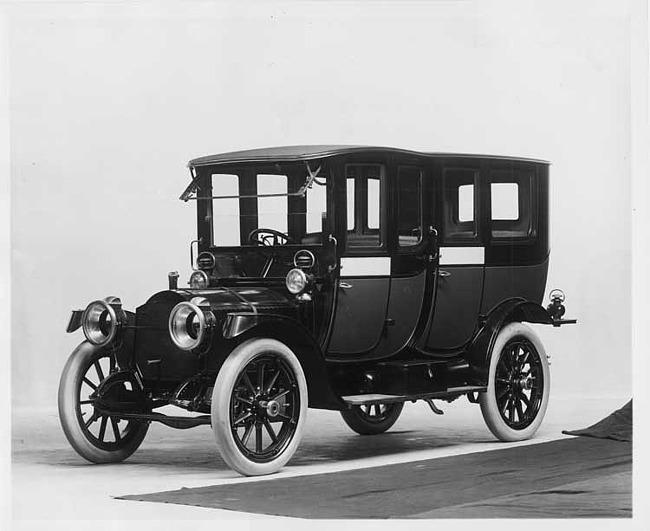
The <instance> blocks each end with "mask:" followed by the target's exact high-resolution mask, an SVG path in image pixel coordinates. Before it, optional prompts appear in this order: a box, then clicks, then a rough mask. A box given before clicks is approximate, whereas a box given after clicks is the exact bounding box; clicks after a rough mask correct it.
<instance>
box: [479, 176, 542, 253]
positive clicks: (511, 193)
mask: <svg viewBox="0 0 650 531" xmlns="http://www.w3.org/2000/svg"><path fill="white" fill-rule="evenodd" d="M532 187H533V176H532V173H530V172H526V171H508V170H502V171H493V172H490V212H491V214H490V218H491V221H490V227H491V228H490V231H491V234H492V239H494V240H499V239H505V240H510V239H513V238H514V239H526V238H532V237H534V236H535V231H536V224H537V210H536V209H537V206H536V203H535V201H534V199H533V197H534V196H533V188H532Z"/></svg>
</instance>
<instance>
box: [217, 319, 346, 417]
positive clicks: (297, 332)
mask: <svg viewBox="0 0 650 531" xmlns="http://www.w3.org/2000/svg"><path fill="white" fill-rule="evenodd" d="M223 336H224V338H225V339H235V338H237V341H238V343H239V342H243V341H246V340H248V339H251V338H254V337H272V338H274V339H277V340H278V341H281V342H282V343H284V344H285V345H287V346H288V347H289V348H290V349H291V350H292V351H293V353H294V354H295V355H296V357H297V358H298V361H300V365H301V366H302V369H303V371H304V372H305V379H306V380H307V388H308V391H309V407H313V408H318V409H335V410H340V409H343V408H344V407H345V404H344V403H343V401H342V400H341V399H340V397H339V396H338V395H337V394H336V393H334V391H333V390H332V387H331V385H330V382H329V380H328V377H327V367H326V363H325V356H324V355H323V352H322V350H321V349H320V347H319V346H318V344H317V343H316V342H315V341H314V338H313V336H312V334H311V333H310V332H309V330H307V329H306V328H305V327H304V326H303V325H302V324H301V323H300V322H298V321H297V320H295V319H292V318H291V317H287V316H285V315H277V314H257V313H233V314H229V315H228V316H227V318H226V321H225V322H224V326H223Z"/></svg>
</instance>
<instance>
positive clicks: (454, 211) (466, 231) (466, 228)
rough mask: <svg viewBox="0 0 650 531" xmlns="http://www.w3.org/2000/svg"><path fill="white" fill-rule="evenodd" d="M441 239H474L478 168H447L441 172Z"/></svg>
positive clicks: (476, 233)
mask: <svg viewBox="0 0 650 531" xmlns="http://www.w3.org/2000/svg"><path fill="white" fill-rule="evenodd" d="M443 187H444V197H445V204H444V210H443V212H444V223H443V240H444V241H446V242H454V241H460V242H464V241H476V240H477V238H478V230H477V225H478V224H477V220H478V215H477V200H476V197H477V191H478V170H474V169H468V168H447V169H445V170H444V173H443Z"/></svg>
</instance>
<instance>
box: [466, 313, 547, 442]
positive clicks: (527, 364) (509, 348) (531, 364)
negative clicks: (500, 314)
mask: <svg viewBox="0 0 650 531" xmlns="http://www.w3.org/2000/svg"><path fill="white" fill-rule="evenodd" d="M550 383H551V380H550V371H549V368H548V361H547V358H546V351H545V350H544V346H543V345H542V342H541V341H540V339H539V337H537V334H535V332H533V331H532V330H531V329H530V327H528V326H526V325H525V324H522V323H510V324H508V325H506V326H504V327H503V329H502V330H501V331H500V332H499V335H498V336H497V339H496V341H495V344H494V348H493V350H492V357H491V359H490V368H489V380H488V388H487V391H486V392H484V393H481V394H480V397H479V400H480V404H481V412H482V413H483V418H484V420H485V423H486V424H487V426H488V428H489V429H490V431H491V432H492V433H493V434H494V435H495V436H496V437H497V439H499V440H501V441H522V440H524V439H529V438H530V437H532V436H533V435H534V434H535V432H536V431H537V429H538V428H539V426H540V424H541V423H542V420H543V419H544V414H545V413H546V407H547V405H548V398H549V393H550V389H551V387H550Z"/></svg>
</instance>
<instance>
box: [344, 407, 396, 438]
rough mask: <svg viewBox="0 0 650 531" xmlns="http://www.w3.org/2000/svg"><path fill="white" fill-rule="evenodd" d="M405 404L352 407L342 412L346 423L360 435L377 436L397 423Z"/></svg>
mask: <svg viewBox="0 0 650 531" xmlns="http://www.w3.org/2000/svg"><path fill="white" fill-rule="evenodd" d="M403 408H404V404H403V403H402V402H394V403H391V404H367V405H362V406H352V407H351V408H349V409H344V410H343V411H341V416H342V417H343V420H344V421H345V423H346V424H347V425H348V426H350V428H352V429H353V430H354V431H356V432H357V433H358V434H359V435H377V434H379V433H384V432H385V431H387V430H388V429H390V427H391V426H392V425H393V424H395V422H397V419H398V418H399V416H400V413H402V409H403Z"/></svg>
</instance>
